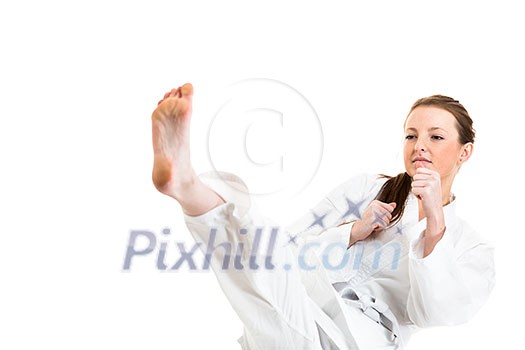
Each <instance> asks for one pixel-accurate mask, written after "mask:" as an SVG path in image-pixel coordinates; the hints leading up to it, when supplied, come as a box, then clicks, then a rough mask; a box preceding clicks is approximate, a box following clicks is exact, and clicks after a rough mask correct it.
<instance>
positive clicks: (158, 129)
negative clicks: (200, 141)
mask: <svg viewBox="0 0 525 350" xmlns="http://www.w3.org/2000/svg"><path fill="white" fill-rule="evenodd" d="M192 97H193V86H192V85H191V84H184V85H182V86H181V87H179V88H178V89H173V90H171V91H170V92H168V93H166V94H165V95H164V98H163V99H162V100H161V101H159V103H158V106H157V108H156V109H155V111H153V114H152V116H151V122H152V135H153V137H152V140H153V153H154V163H153V174H152V179H153V184H154V185H155V187H156V188H157V190H159V191H160V192H162V193H164V194H166V195H168V196H170V197H173V198H175V199H176V200H177V201H178V202H179V203H180V204H181V206H182V209H183V211H184V212H185V213H186V214H188V215H200V214H203V213H206V212H207V211H209V210H211V209H213V208H215V207H216V206H218V205H220V204H222V203H224V201H223V200H222V198H221V197H219V196H218V195H217V194H216V193H215V192H213V191H212V190H211V189H210V188H208V187H207V186H206V185H204V184H203V183H202V182H201V180H200V179H199V178H198V177H197V175H196V174H195V171H194V170H193V167H192V165H191V160H190V117H191V106H192Z"/></svg>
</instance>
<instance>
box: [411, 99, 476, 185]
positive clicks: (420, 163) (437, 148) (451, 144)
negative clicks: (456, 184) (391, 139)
mask: <svg viewBox="0 0 525 350" xmlns="http://www.w3.org/2000/svg"><path fill="white" fill-rule="evenodd" d="M471 152H472V144H471V143H468V144H466V145H462V144H461V143H460V142H459V134H458V130H457V127H456V119H455V118H454V116H453V115H452V114H451V113H450V112H447V111H446V110H444V109H441V108H437V107H432V106H419V107H416V108H415V109H414V110H413V111H412V112H411V113H410V114H409V116H408V117H407V120H406V122H405V144H404V161H405V169H406V171H407V173H408V174H409V175H410V176H414V174H415V173H416V169H417V168H420V167H425V168H428V169H431V170H435V171H437V172H438V173H439V174H440V175H441V181H442V183H443V182H447V183H449V184H450V185H452V181H453V179H454V176H455V175H456V173H457V172H458V170H459V167H460V166H461V164H462V163H463V162H464V161H466V160H467V159H468V158H469V157H470V154H471Z"/></svg>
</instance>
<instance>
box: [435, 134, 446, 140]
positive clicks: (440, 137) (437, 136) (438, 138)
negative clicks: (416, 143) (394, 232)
mask: <svg viewBox="0 0 525 350" xmlns="http://www.w3.org/2000/svg"><path fill="white" fill-rule="evenodd" d="M432 139H433V140H444V138H443V136H439V135H434V136H432Z"/></svg>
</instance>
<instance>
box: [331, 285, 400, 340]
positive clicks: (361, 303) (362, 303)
mask: <svg viewBox="0 0 525 350" xmlns="http://www.w3.org/2000/svg"><path fill="white" fill-rule="evenodd" d="M333 286H334V288H335V290H337V291H338V292H339V294H340V295H341V298H343V300H344V301H345V302H346V303H347V304H350V305H353V306H355V307H357V308H359V309H360V310H361V311H363V313H364V314H365V315H366V316H368V317H369V318H371V319H372V320H373V321H374V322H376V323H377V324H380V325H381V326H383V327H384V328H385V329H387V330H388V331H389V332H390V334H391V335H392V340H393V341H397V340H399V338H398V336H399V331H398V330H397V327H396V324H395V323H394V322H395V317H394V315H393V314H392V312H391V311H390V310H389V308H388V305H386V304H385V303H384V302H382V301H380V300H377V299H376V298H374V297H373V296H370V295H368V294H361V293H358V292H357V291H356V290H354V289H353V288H351V287H350V286H349V285H348V284H347V283H345V282H337V283H334V284H333Z"/></svg>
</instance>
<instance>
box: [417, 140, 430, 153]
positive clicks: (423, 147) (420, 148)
mask: <svg viewBox="0 0 525 350" xmlns="http://www.w3.org/2000/svg"><path fill="white" fill-rule="evenodd" d="M414 150H415V151H417V152H419V151H422V152H425V151H426V150H427V146H426V144H425V142H424V140H422V138H418V139H417V142H416V144H415V145H414Z"/></svg>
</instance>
